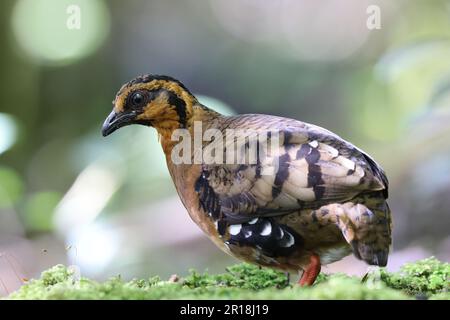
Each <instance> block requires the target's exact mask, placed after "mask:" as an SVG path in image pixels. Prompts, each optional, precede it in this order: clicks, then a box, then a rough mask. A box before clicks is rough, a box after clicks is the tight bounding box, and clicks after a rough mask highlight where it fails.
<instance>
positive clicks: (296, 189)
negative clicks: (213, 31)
mask: <svg viewBox="0 0 450 320" xmlns="http://www.w3.org/2000/svg"><path fill="white" fill-rule="evenodd" d="M131 124H139V125H144V126H148V127H153V128H155V129H156V131H157V133H158V136H159V140H160V143H161V146H162V151H163V152H164V154H165V158H166V163H167V167H168V171H169V173H170V176H171V178H172V180H173V183H174V185H175V188H176V190H177V193H178V195H179V197H180V199H181V202H182V203H183V205H184V207H185V208H186V210H187V212H188V214H189V215H190V217H191V219H192V220H193V221H194V223H195V224H197V225H198V227H199V228H200V229H201V230H202V231H203V232H204V233H205V234H206V235H207V236H208V237H209V238H210V239H211V240H212V241H213V243H214V244H216V245H217V246H218V247H219V248H220V249H222V250H223V251H224V252H226V253H228V254H229V255H231V256H233V257H235V258H237V259H239V260H242V261H245V262H249V263H253V264H256V265H258V266H262V267H269V268H273V269H278V270H282V271H284V272H296V273H298V274H299V281H298V284H299V285H300V286H311V285H313V284H314V281H315V280H316V278H317V276H318V275H319V273H320V271H321V267H322V266H323V265H327V264H330V263H332V262H335V261H338V260H340V259H342V258H344V257H346V256H348V255H350V254H352V253H353V255H354V256H355V257H356V258H358V259H360V260H363V261H365V262H366V263H367V264H369V265H375V266H381V267H383V266H386V264H387V261H388V255H389V251H390V246H391V243H392V237H391V233H392V219H391V211H390V208H389V206H388V204H387V198H388V179H387V177H386V174H385V172H384V170H383V169H382V167H381V166H380V165H378V164H377V162H375V160H374V159H373V158H372V157H371V156H369V155H368V154H367V153H366V152H364V151H362V150H361V149H359V148H358V147H356V146H354V145H353V144H352V143H350V142H348V141H346V140H344V139H343V138H341V137H340V136H338V135H337V134H335V133H332V132H331V131H329V130H327V129H324V128H322V127H319V126H317V125H313V124H309V123H307V122H302V121H300V120H295V119H290V118H284V117H279V116H275V115H265V114H242V115H232V116H225V115H222V114H220V113H218V112H216V111H214V110H212V109H210V108H208V107H207V106H205V105H203V104H201V103H200V102H199V100H198V99H197V98H196V97H195V96H194V95H193V94H192V93H191V92H190V91H189V89H187V88H186V86H185V85H184V84H182V83H181V82H180V81H179V80H177V79H175V78H172V77H170V76H164V75H155V74H145V75H141V76H138V77H136V78H134V79H132V80H131V81H129V82H127V83H125V84H124V85H123V86H122V87H121V88H120V89H119V91H118V92H117V94H116V96H115V99H114V101H113V110H112V112H111V113H110V114H109V115H108V116H107V118H106V120H105V121H104V123H103V126H102V134H103V136H105V137H106V136H108V135H110V134H111V133H113V132H115V131H116V130H117V129H119V128H121V127H124V126H128V125H131ZM197 131H200V132H201V133H205V134H206V132H210V135H211V136H212V137H210V139H203V138H202V139H200V142H198V141H197V140H199V138H198V137H199V135H198V133H197V136H196V132H197ZM211 132H212V133H211ZM236 132H238V133H239V134H236ZM243 132H251V134H249V136H255V135H256V136H257V137H258V138H257V139H255V138H254V139H249V138H248V137H247V136H245V134H243ZM232 134H234V136H232ZM221 135H222V136H221ZM174 136H183V139H180V138H179V139H175V138H174ZM229 136H231V137H232V138H230V139H228V140H227V139H226V138H227V137H229ZM242 136H243V137H244V138H245V139H244V140H245V141H246V142H245V143H241V144H240V145H239V144H237V143H236V141H237V140H239V138H240V137H242ZM261 137H262V138H261ZM200 138H201V136H200ZM196 139H197V140H196ZM182 140H183V141H184V146H187V147H186V148H185V149H184V150H182V149H183V148H180V144H181V141H182ZM241 140H242V139H241ZM250 140H251V143H250ZM269 140H270V141H272V140H273V141H274V142H273V143H272V144H273V146H272V145H271V146H270V148H269V147H266V144H267V143H266V142H268V141H269ZM224 141H225V142H224ZM255 141H256V142H255ZM196 144H197V146H195V145H196ZM255 145H256V149H257V152H256V156H254V152H253V151H252V150H254V149H255V148H254V146H255ZM267 145H268V144H267ZM219 146H221V147H222V149H219V148H218V147H219ZM208 147H209V148H210V150H209V151H210V157H209V158H208V157H204V158H202V157H199V156H198V155H199V154H200V155H202V154H203V155H205V154H206V153H205V151H206V149H208ZM213 149H214V150H215V151H214V152H212V150H213ZM263 149H264V150H263ZM181 150H182V151H181ZM196 150H197V151H196ZM198 150H200V151H198ZM232 150H234V151H233V152H236V154H241V155H243V156H244V158H245V157H246V158H245V159H244V160H242V159H240V160H239V161H237V160H236V157H234V158H233V157H231V156H230V159H228V158H226V157H227V156H228V154H229V153H232V152H231V151H232ZM236 150H240V151H239V152H240V153H239V152H238V151H236ZM261 150H263V151H261ZM202 152H203V153H202ZM177 154H178V157H177V156H176V155H177ZM252 155H253V156H252ZM250 156H252V159H248V158H250ZM180 158H181V160H183V161H180ZM205 158H206V160H208V161H206V160H205ZM224 158H226V161H225V160H224ZM221 159H222V161H219V160H221ZM250 160H251V161H250Z"/></svg>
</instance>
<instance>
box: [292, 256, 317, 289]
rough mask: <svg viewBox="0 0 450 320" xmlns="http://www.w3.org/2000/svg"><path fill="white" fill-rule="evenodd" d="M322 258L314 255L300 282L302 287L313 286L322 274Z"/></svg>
mask: <svg viewBox="0 0 450 320" xmlns="http://www.w3.org/2000/svg"><path fill="white" fill-rule="evenodd" d="M320 267H321V265H320V258H319V256H318V255H317V254H312V255H311V257H310V258H309V265H308V266H307V267H306V269H305V271H304V272H303V274H302V277H301V278H300V280H299V281H298V284H299V285H300V286H302V287H303V286H311V285H312V284H313V283H314V281H315V280H316V278H317V276H318V275H319V273H320Z"/></svg>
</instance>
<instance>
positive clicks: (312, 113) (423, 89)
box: [0, 0, 450, 295]
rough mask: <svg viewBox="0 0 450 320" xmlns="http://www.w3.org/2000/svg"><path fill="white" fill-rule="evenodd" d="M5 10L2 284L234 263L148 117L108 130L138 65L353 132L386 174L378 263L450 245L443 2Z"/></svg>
mask: <svg viewBox="0 0 450 320" xmlns="http://www.w3.org/2000/svg"><path fill="white" fill-rule="evenodd" d="M371 4H375V5H378V6H379V8H380V10H381V11H380V13H381V28H380V29H375V30H369V29H368V28H367V26H366V21H367V19H368V17H369V14H368V13H367V12H366V10H367V7H368V6H369V5H371ZM77 16H78V17H79V18H80V19H79V20H76V17H77ZM0 17H1V19H0V44H1V51H0V70H1V72H0V106H1V107H0V295H5V294H7V293H8V292H10V291H12V290H14V289H16V288H17V287H18V286H20V285H21V284H22V283H23V282H24V281H26V279H27V278H30V277H33V276H36V275H37V274H39V272H40V271H42V270H43V269H45V268H48V267H50V266H52V265H54V264H56V263H65V264H69V265H76V266H78V267H79V269H80V271H81V273H82V275H84V276H89V277H94V278H97V279H104V278H106V277H109V276H111V275H116V274H121V275H122V276H123V277H124V278H126V279H129V278H131V277H147V276H150V275H154V274H159V275H161V276H162V277H163V278H164V277H168V276H169V275H170V274H172V273H178V274H181V275H183V274H185V273H186V272H187V270H188V269H189V268H191V267H194V268H198V269H200V270H203V269H205V268H208V269H209V270H210V271H211V272H216V271H222V270H223V268H224V267H225V266H227V265H228V264H230V263H233V262H234V261H235V260H234V259H232V258H230V257H228V256H226V255H225V254H224V253H222V252H220V251H219V250H218V249H216V248H215V247H214V245H213V244H212V243H211V242H210V241H209V240H208V239H207V238H206V237H205V236H204V235H203V234H202V233H201V232H200V231H199V230H198V229H197V227H196V226H195V225H194V223H193V222H191V221H190V219H189V217H188V215H187V213H186V212H185V210H184V208H183V207H182V205H181V202H180V201H179V199H178V197H177V195H176V193H175V189H174V187H173V186H172V182H171V181H170V178H169V175H168V172H167V169H166V167H165V162H164V159H163V155H162V151H161V150H160V146H159V145H158V142H157V137H156V134H155V132H154V130H153V129H148V128H143V127H127V128H125V129H123V131H122V130H121V132H120V133H118V134H114V135H113V136H111V137H108V138H107V139H104V138H102V137H101V135H100V129H101V124H102V122H103V120H104V118H105V117H106V116H107V114H108V113H109V112H110V110H111V107H112V105H111V101H112V99H113V98H114V96H115V93H116V91H117V89H118V88H119V87H120V85H121V84H122V83H124V82H126V81H128V80H129V79H131V78H133V77H135V76H136V75H139V74H144V73H156V74H165V75H170V76H173V77H175V78H177V79H179V80H181V81H182V82H183V83H184V84H185V85H186V86H187V87H188V88H190V89H191V91H193V92H194V93H195V94H196V95H198V96H199V97H200V100H201V101H202V102H203V103H205V104H206V105H209V106H211V107H213V108H215V109H217V110H219V111H224V112H228V113H269V114H277V115H281V116H286V117H291V118H295V119H300V120H303V121H306V122H311V123H315V124H317V125H320V126H322V127H325V128H328V129H330V130H332V131H334V132H336V133H337V134H339V135H340V136H342V137H343V138H345V139H347V140H350V141H352V142H353V143H355V144H357V145H358V146H359V147H361V148H363V149H364V150H366V151H367V152H368V153H369V154H371V155H373V156H374V157H375V158H376V159H377V161H378V162H379V163H380V164H381V165H382V166H383V167H384V168H385V170H386V171H387V175H388V177H389V179H390V182H391V192H390V202H389V203H390V205H391V208H392V211H393V215H394V246H393V253H392V255H391V258H390V262H389V265H388V267H389V268H390V269H392V270H396V269H397V268H398V266H399V265H400V264H402V263H404V262H406V261H412V260H416V259H418V258H422V257H426V256H429V255H432V254H433V255H436V256H437V257H438V258H440V259H442V260H445V261H449V260H450V234H449V230H450V216H449V207H450V2H449V1H443V0H442V1H439V0H435V1H425V0H423V1H420V0H416V1H406V0H403V1H395V3H394V1H389V0H385V1H366V0H341V1H338V0H334V1H333V0H327V1H320V2H319V1H314V0H302V1H295V0H282V1H281V0H277V1H270V2H269V1H267V2H262V1H257V0H246V1H237V0H233V1H212V0H211V1H193V0H189V1H167V0H164V1H163V0H159V1H144V0H131V1H119V0H114V1H101V0H70V1H69V0H18V1H11V0H6V1H2V2H1V3H0ZM74 17H75V20H73V19H74ZM77 21H78V22H79V24H77ZM366 268H367V266H366V265H365V264H364V263H362V262H360V261H357V260H356V259H355V258H353V257H348V258H346V259H344V260H343V261H341V262H338V263H335V264H333V265H330V266H329V267H326V268H324V271H325V272H334V271H345V272H347V273H353V274H361V273H363V272H365V271H366Z"/></svg>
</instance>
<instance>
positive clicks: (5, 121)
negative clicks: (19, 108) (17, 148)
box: [0, 113, 17, 154]
mask: <svg viewBox="0 0 450 320" xmlns="http://www.w3.org/2000/svg"><path fill="white" fill-rule="evenodd" d="M16 139H17V126H16V123H15V121H14V119H13V117H11V116H10V115H7V114H4V113H0V154H2V153H3V152H5V151H6V150H8V149H9V148H11V146H12V145H13V144H14V142H15V141H16Z"/></svg>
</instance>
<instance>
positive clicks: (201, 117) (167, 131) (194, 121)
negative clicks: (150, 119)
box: [155, 103, 223, 164]
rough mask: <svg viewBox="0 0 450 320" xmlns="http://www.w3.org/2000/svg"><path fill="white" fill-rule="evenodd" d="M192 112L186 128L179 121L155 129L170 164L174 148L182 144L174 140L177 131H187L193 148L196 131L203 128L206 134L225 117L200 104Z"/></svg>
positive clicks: (162, 124)
mask: <svg viewBox="0 0 450 320" xmlns="http://www.w3.org/2000/svg"><path fill="white" fill-rule="evenodd" d="M192 110H193V112H192V116H191V117H190V118H189V119H188V121H187V125H186V128H181V127H180V123H179V122H178V121H167V122H165V123H160V124H159V125H158V126H157V127H155V128H156V130H157V131H158V134H159V136H160V142H161V146H162V148H163V151H164V154H165V155H166V159H167V163H168V164H169V163H170V162H171V158H170V157H171V154H172V150H173V148H174V147H175V145H177V144H178V143H180V141H179V140H178V139H173V138H174V131H175V130H186V131H185V133H183V134H188V135H189V137H190V140H191V146H193V141H194V136H195V132H194V129H195V130H198V128H199V126H201V128H202V131H203V132H204V130H206V129H207V128H208V127H210V126H211V125H213V124H214V123H215V122H216V121H220V119H221V118H222V117H223V115H221V114H220V113H218V112H216V111H214V110H212V109H209V108H208V107H206V106H204V105H201V104H199V103H197V104H195V105H194V106H193V107H192ZM183 137H184V135H183Z"/></svg>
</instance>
